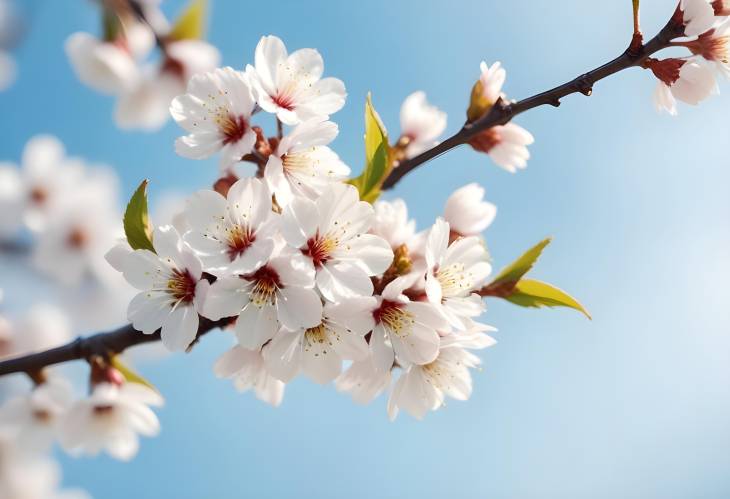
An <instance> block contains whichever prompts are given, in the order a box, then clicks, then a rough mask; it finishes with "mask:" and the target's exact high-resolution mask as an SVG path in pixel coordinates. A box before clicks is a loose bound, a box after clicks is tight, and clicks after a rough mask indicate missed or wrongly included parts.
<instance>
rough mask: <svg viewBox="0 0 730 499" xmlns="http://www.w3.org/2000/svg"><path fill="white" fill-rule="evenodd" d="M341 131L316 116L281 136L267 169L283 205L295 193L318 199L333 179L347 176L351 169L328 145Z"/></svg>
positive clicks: (334, 180)
mask: <svg viewBox="0 0 730 499" xmlns="http://www.w3.org/2000/svg"><path fill="white" fill-rule="evenodd" d="M337 133H338V129H337V125H335V124H334V123H332V122H331V121H327V120H326V119H325V118H312V119H309V120H307V121H304V122H302V123H301V124H299V125H298V126H297V127H296V128H294V130H292V131H291V132H290V133H289V134H288V135H286V136H284V138H282V139H281V142H279V145H278V146H277V148H276V151H275V153H274V154H272V155H271V156H269V159H268V161H267V163H266V168H265V170H264V178H265V179H266V182H267V183H268V184H269V187H270V188H271V191H272V193H274V194H275V195H276V202H277V203H278V204H279V206H281V207H285V206H287V205H288V204H289V203H290V202H291V201H292V199H293V198H294V196H302V197H306V198H308V199H316V198H317V197H318V196H319V195H321V194H322V192H324V190H325V189H326V188H327V187H328V186H329V185H330V184H331V183H332V182H336V181H341V180H344V179H345V178H347V176H348V175H349V174H350V168H349V167H348V166H347V165H345V164H344V163H343V162H342V161H341V160H340V158H339V157H338V156H337V154H335V152H334V151H332V149H330V148H329V147H327V144H329V143H330V142H332V141H333V140H334V138H335V137H336V136H337Z"/></svg>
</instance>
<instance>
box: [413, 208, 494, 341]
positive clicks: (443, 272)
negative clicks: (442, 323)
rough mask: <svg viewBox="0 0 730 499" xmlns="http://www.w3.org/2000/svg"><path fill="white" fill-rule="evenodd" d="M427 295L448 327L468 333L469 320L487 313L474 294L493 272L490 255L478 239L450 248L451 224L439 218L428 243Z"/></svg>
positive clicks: (465, 238)
mask: <svg viewBox="0 0 730 499" xmlns="http://www.w3.org/2000/svg"><path fill="white" fill-rule="evenodd" d="M426 265H427V266H428V273H427V274H426V294H427V296H428V299H429V301H430V302H431V303H433V304H434V305H436V306H437V307H438V308H439V309H440V311H441V312H442V313H443V314H444V316H445V317H446V318H447V319H448V321H449V323H450V324H451V325H452V326H453V327H454V328H456V329H460V330H465V329H467V327H468V325H469V324H468V321H467V320H468V319H470V318H473V317H477V316H478V315H480V314H481V313H482V312H483V311H484V302H483V301H482V299H481V297H480V296H479V295H478V294H477V293H475V291H476V290H478V289H479V288H481V287H482V285H483V284H485V282H486V280H487V277H488V276H489V274H490V273H491V272H492V266H491V265H490V264H489V254H488V253H487V249H486V248H485V247H484V243H483V242H482V240H481V239H480V238H478V237H475V236H471V237H460V238H459V239H457V240H456V241H454V242H453V243H451V244H450V245H449V224H448V223H447V222H445V221H444V220H443V219H441V218H439V219H437V220H436V223H435V224H434V226H433V227H432V228H431V232H430V234H429V235H428V242H427V243H426Z"/></svg>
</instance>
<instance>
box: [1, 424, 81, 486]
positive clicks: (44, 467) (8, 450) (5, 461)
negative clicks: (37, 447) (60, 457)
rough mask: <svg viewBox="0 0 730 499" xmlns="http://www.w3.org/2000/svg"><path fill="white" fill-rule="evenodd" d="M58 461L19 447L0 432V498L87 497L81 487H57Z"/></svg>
mask: <svg viewBox="0 0 730 499" xmlns="http://www.w3.org/2000/svg"><path fill="white" fill-rule="evenodd" d="M60 484H61V472H60V469H59V466H58V464H57V463H56V462H55V461H53V460H51V459H50V458H47V457H45V456H40V455H37V453H34V452H30V453H29V452H27V450H26V449H22V448H19V447H18V446H17V445H16V444H15V442H13V441H12V439H10V438H8V436H7V435H2V434H0V497H2V498H3V499H90V498H89V495H88V494H86V493H85V492H83V491H80V490H59V486H60Z"/></svg>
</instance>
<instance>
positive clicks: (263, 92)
mask: <svg viewBox="0 0 730 499" xmlns="http://www.w3.org/2000/svg"><path fill="white" fill-rule="evenodd" d="M254 66H255V67H252V66H250V65H249V66H247V67H246V73H247V74H249V75H250V76H251V80H252V81H251V83H252V84H253V87H254V90H255V92H256V100H257V102H258V104H259V106H261V108H262V109H263V110H264V111H266V112H269V113H274V114H276V116H277V118H279V119H280V120H281V121H282V122H283V123H286V124H287V125H296V124H298V123H301V122H302V121H305V120H307V119H309V118H313V117H315V116H329V115H330V114H333V113H335V112H337V111H339V110H340V109H342V106H344V105H345V97H346V95H347V94H346V92H345V84H344V83H342V81H341V80H338V79H337V78H322V73H323V72H324V61H323V60H322V56H321V55H320V54H319V52H317V51H316V50H314V49H300V50H297V51H295V52H292V53H291V54H287V51H286V47H285V46H284V42H282V41H281V39H279V38H278V37H276V36H273V35H270V36H264V37H262V38H261V40H260V41H259V43H258V45H257V46H256V53H255V64H254Z"/></svg>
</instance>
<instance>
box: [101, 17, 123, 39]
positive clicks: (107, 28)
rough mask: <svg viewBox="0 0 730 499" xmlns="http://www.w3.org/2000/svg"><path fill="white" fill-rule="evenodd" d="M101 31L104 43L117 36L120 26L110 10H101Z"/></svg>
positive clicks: (117, 18)
mask: <svg viewBox="0 0 730 499" xmlns="http://www.w3.org/2000/svg"><path fill="white" fill-rule="evenodd" d="M101 29H102V39H103V40H104V41H105V42H111V41H114V40H116V39H117V37H118V36H119V34H120V32H121V30H122V25H121V23H120V22H119V16H117V15H116V14H115V13H114V11H112V10H111V9H103V10H102V12H101Z"/></svg>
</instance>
